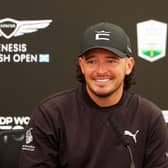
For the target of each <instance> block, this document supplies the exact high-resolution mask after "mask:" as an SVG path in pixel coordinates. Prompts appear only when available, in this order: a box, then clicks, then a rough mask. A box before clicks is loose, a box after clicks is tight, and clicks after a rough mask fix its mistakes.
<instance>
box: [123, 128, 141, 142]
mask: <svg viewBox="0 0 168 168" xmlns="http://www.w3.org/2000/svg"><path fill="white" fill-rule="evenodd" d="M138 133H139V130H137V131H136V132H135V134H133V133H131V132H130V131H128V130H125V131H124V135H127V136H130V137H132V138H133V140H134V142H135V143H137V138H136V136H137V134H138Z"/></svg>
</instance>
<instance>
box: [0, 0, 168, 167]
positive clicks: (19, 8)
mask: <svg viewBox="0 0 168 168" xmlns="http://www.w3.org/2000/svg"><path fill="white" fill-rule="evenodd" d="M165 3H166V1H156V2H154V1H152V0H149V1H145V0H141V1H136V2H135V1H123V0H117V1H111V0H104V1H103V2H98V1H96V0H92V1H89V0H85V1H80V0H74V1H64V0H62V1H57V0H50V1H47V0H42V1H38V0H36V1H33V0H29V1H21V0H15V1H9V0H2V1H1V10H0V79H1V82H0V93H1V94H0V107H1V110H0V150H1V153H0V167H1V168H11V167H12V168H17V167H18V157H19V149H20V145H21V143H22V140H23V138H24V136H23V131H24V128H25V126H26V125H27V124H28V122H29V120H30V115H31V111H32V109H33V108H34V106H35V105H36V104H38V103H39V102H40V101H41V100H42V99H43V98H44V97H46V96H48V95H50V94H52V93H54V92H57V91H59V90H62V89H66V88H69V87H72V86H75V85H77V82H76V79H75V65H76V61H77V56H78V54H79V41H80V40H79V39H80V38H79V37H80V33H81V32H82V31H83V30H84V29H85V28H86V27H87V26H89V25H91V24H93V23H96V22H99V21H109V22H112V23H115V24H118V25H120V26H122V27H123V28H124V29H125V30H126V31H127V33H128V34H129V36H130V38H131V41H132V47H133V50H134V55H135V60H136V76H137V77H136V81H137V84H136V85H135V86H134V87H133V91H136V92H138V93H139V94H141V95H144V96H145V97H147V98H149V99H151V100H152V101H154V102H155V103H156V104H158V105H159V106H160V108H161V109H162V110H163V113H164V115H165V119H166V120H167V119H168V115H167V114H168V101H167V99H168V78H167V74H166V73H167V72H168V54H167V53H168V51H167V43H166V41H167V34H166V33H167V23H168V14H167V5H166V4H165ZM144 23H145V24H144ZM146 23H147V24H146ZM158 23H161V24H158ZM160 25H161V26H160ZM144 28H145V29H144ZM141 33H142V34H141Z"/></svg>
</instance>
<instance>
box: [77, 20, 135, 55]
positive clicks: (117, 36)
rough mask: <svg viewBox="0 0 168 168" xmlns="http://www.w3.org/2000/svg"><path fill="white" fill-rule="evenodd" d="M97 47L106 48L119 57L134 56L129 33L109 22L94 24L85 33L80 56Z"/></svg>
mask: <svg viewBox="0 0 168 168" xmlns="http://www.w3.org/2000/svg"><path fill="white" fill-rule="evenodd" d="M95 48H102V49H106V50H108V51H111V52H113V53H115V54H116V55H118V56H119V57H127V56H132V49H131V43H130V40H129V37H128V35H127V34H126V33H125V31H124V30H123V29H122V28H121V27H119V26H117V25H114V24H111V23H108V22H101V23H98V24H95V25H92V26H90V27H89V28H88V29H86V31H85V32H84V33H83V36H82V39H81V45H80V56H82V55H84V54H85V53H86V52H87V51H89V50H91V49H95Z"/></svg>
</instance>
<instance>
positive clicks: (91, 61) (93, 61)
mask: <svg viewBox="0 0 168 168" xmlns="http://www.w3.org/2000/svg"><path fill="white" fill-rule="evenodd" d="M95 62H96V61H95V60H87V64H94V63H95Z"/></svg>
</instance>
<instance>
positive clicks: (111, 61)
mask: <svg viewBox="0 0 168 168" xmlns="http://www.w3.org/2000/svg"><path fill="white" fill-rule="evenodd" d="M114 62H115V61H114V60H107V63H110V64H112V63H114Z"/></svg>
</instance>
